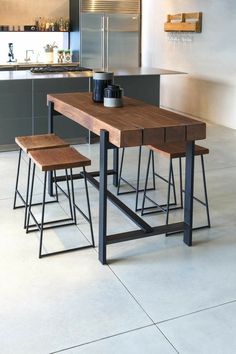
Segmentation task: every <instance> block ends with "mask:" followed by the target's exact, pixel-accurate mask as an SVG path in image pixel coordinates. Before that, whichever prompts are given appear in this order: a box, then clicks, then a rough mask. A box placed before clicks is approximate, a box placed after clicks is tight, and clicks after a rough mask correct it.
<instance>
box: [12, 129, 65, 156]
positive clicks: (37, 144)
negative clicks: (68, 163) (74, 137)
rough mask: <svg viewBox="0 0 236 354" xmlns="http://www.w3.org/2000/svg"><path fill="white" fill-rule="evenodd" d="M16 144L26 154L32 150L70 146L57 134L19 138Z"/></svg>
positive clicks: (16, 139)
mask: <svg viewBox="0 0 236 354" xmlns="http://www.w3.org/2000/svg"><path fill="white" fill-rule="evenodd" d="M15 142H16V144H17V145H19V147H20V148H21V149H22V150H23V151H24V152H26V153H28V152H29V151H31V150H38V149H45V148H47V149H49V148H56V147H60V146H69V144H68V143H66V142H65V141H64V140H62V139H61V138H59V137H58V136H56V135H55V134H41V135H29V136H18V137H16V138H15Z"/></svg>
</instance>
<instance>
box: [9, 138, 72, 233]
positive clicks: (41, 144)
mask: <svg viewBox="0 0 236 354" xmlns="http://www.w3.org/2000/svg"><path fill="white" fill-rule="evenodd" d="M15 142H16V144H17V145H18V146H19V147H20V150H19V157H18V165H17V172H16V184H15V192H14V201H13V209H18V208H25V217H24V228H25V227H26V218H27V216H26V215H27V204H28V197H29V183H30V171H31V160H30V159H29V164H28V177H27V188H26V197H25V198H24V197H23V196H22V193H21V192H20V191H19V189H18V184H19V176H20V167H21V158H22V151H23V152H25V153H26V154H28V152H29V151H33V150H40V149H49V148H57V147H62V146H69V144H68V143H66V142H65V141H64V140H62V139H61V138H59V137H58V136H56V135H55V134H41V135H30V136H18V137H16V138H15ZM17 197H19V198H20V200H21V201H22V203H23V204H21V205H18V206H16V201H17Z"/></svg>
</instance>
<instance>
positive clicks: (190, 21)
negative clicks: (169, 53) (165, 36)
mask: <svg viewBox="0 0 236 354" xmlns="http://www.w3.org/2000/svg"><path fill="white" fill-rule="evenodd" d="M164 31H165V32H197V33H200V32H201V31H202V12H191V13H190V12H188V13H184V12H182V13H179V14H175V15H167V22H165V23H164Z"/></svg>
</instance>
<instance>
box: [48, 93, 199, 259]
mask: <svg viewBox="0 0 236 354" xmlns="http://www.w3.org/2000/svg"><path fill="white" fill-rule="evenodd" d="M47 100H48V132H49V133H53V120H54V115H63V116H65V117H67V118H69V119H71V120H73V121H75V122H77V123H78V124H80V125H82V126H83V127H85V128H87V129H89V130H90V131H92V132H93V133H95V134H97V135H99V136H100V170H99V171H97V172H92V173H89V174H88V176H87V178H88V181H89V182H90V183H91V184H92V185H93V186H95V187H96V188H97V189H99V260H100V262H101V263H102V264H105V263H106V262H107V256H106V250H107V245H108V244H112V243H117V242H123V241H129V240H134V239H139V238H143V237H149V236H154V235H158V234H163V233H167V232H176V231H183V232H184V237H183V241H184V243H185V244H187V245H188V246H191V245H192V216H193V176H194V153H193V152H194V145H195V140H201V139H205V138H206V124H205V123H203V122H200V121H197V120H195V119H191V118H188V117H186V116H183V115H180V114H176V113H174V112H170V111H167V110H164V109H161V108H158V107H156V106H152V105H149V104H146V103H144V102H142V101H138V100H134V99H131V98H128V97H124V106H123V107H121V108H106V107H104V106H103V105H102V104H97V103H94V102H93V101H92V98H91V94H90V93H81V92H78V93H77V92H76V93H65V94H49V95H47ZM180 141H185V142H186V147H187V150H186V167H185V203H184V221H183V222H178V223H173V224H169V225H160V226H155V227H151V226H150V225H148V224H147V223H146V222H145V221H144V220H143V219H142V218H140V217H139V216H138V215H137V214H136V213H134V212H133V211H132V210H131V209H129V208H128V207H127V206H126V205H125V204H124V203H122V202H121V201H120V200H119V199H118V198H117V197H116V196H115V195H113V194H112V193H111V192H110V191H108V190H107V177H108V175H110V174H113V175H114V176H115V178H114V179H113V183H114V184H116V182H117V174H118V163H117V160H118V148H120V147H135V146H141V145H149V144H150V145H155V144H159V145H162V144H165V143H170V142H180ZM108 149H114V155H113V156H114V163H113V166H114V167H113V170H111V171H108V167H107V162H108V161H107V160H108ZM96 176H99V182H98V181H97V180H96V179H95V177H96ZM78 178H79V176H78ZM49 193H50V194H52V179H51V182H50V185H49ZM107 199H109V200H110V201H111V202H112V203H113V204H114V205H116V206H117V207H118V208H119V209H120V210H121V211H122V212H123V213H125V214H126V216H128V217H129V218H130V219H131V220H132V221H133V222H134V223H135V224H136V225H137V226H138V228H139V229H138V230H135V231H129V232H123V233H119V234H113V235H107Z"/></svg>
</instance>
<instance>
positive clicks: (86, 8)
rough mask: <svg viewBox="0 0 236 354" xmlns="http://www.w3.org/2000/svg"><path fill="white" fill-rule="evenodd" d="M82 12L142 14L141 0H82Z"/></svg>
mask: <svg viewBox="0 0 236 354" xmlns="http://www.w3.org/2000/svg"><path fill="white" fill-rule="evenodd" d="M81 12H109V13H124V14H129V13H140V0H82V2H81Z"/></svg>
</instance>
